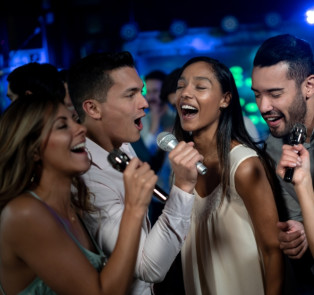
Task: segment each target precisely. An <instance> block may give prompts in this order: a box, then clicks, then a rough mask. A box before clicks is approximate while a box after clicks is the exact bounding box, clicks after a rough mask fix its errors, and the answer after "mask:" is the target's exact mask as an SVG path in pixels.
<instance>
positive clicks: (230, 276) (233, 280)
mask: <svg viewBox="0 0 314 295" xmlns="http://www.w3.org/2000/svg"><path fill="white" fill-rule="evenodd" d="M255 156H257V154H256V152H255V151H254V150H252V149H250V148H247V147H245V146H243V145H238V146H236V147H234V148H233V149H232V150H231V152H230V167H231V172H230V196H229V197H225V198H224V200H223V203H222V205H221V206H219V205H220V201H221V186H220V185H218V186H217V187H216V189H215V190H214V191H213V192H212V193H211V194H210V195H209V196H207V197H205V198H201V197H200V196H199V195H198V194H197V193H196V199H195V203H194V208H193V213H192V223H191V229H190V232H189V234H188V237H187V239H186V241H185V243H184V246H183V249H182V267H183V276H184V285H185V290H186V294H187V295H200V294H202V295H207V294H211V295H214V294H217V295H230V294H232V295H252V294H254V295H259V294H261V295H262V294H264V286H263V276H262V273H263V266H262V258H261V255H259V250H258V248H257V244H256V241H255V237H254V228H253V225H252V222H251V219H250V217H249V215H248V212H247V210H246V207H245V205H244V203H243V201H242V199H241V197H240V196H239V194H238V193H237V191H236V189H235V183H234V175H235V171H236V169H237V167H238V166H239V164H240V163H241V162H243V161H244V160H245V159H247V158H250V157H255Z"/></svg>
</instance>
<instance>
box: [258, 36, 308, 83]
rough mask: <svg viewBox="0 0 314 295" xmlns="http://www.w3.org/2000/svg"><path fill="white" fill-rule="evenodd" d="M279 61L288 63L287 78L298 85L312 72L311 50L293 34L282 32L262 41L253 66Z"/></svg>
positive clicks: (273, 63)
mask: <svg viewBox="0 0 314 295" xmlns="http://www.w3.org/2000/svg"><path fill="white" fill-rule="evenodd" d="M279 62H285V63H287V64H288V73H287V78H288V79H293V80H295V82H296V85H300V84H301V83H302V82H303V81H304V80H305V79H306V78H307V77H308V76H309V75H311V74H313V73H314V61H313V52H312V49H311V46H310V44H309V43H308V42H307V41H305V40H302V39H299V38H297V37H295V36H292V35H289V34H284V35H278V36H274V37H271V38H269V39H267V40H266V41H264V43H263V44H262V45H261V46H260V48H259V49H258V51H257V53H256V56H255V58H254V61H253V65H254V67H269V66H273V65H275V64H277V63H279Z"/></svg>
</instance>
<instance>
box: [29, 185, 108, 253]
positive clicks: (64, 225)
mask: <svg viewBox="0 0 314 295" xmlns="http://www.w3.org/2000/svg"><path fill="white" fill-rule="evenodd" d="M27 192H28V193H30V194H31V195H32V196H33V197H35V198H36V199H37V200H39V201H41V202H42V203H43V204H44V205H45V206H46V207H47V208H48V210H49V211H50V212H51V213H52V214H53V215H54V216H55V217H56V218H57V220H58V221H59V222H61V224H62V225H63V227H64V228H65V230H66V232H67V233H68V234H69V236H70V237H71V238H72V240H73V241H74V242H75V243H76V244H77V246H78V247H79V248H80V249H81V250H83V251H84V250H85V248H84V247H83V246H82V245H81V243H80V242H79V241H78V240H77V239H76V237H75V236H74V235H73V233H72V232H71V231H70V229H69V226H68V225H67V224H66V222H65V221H64V220H63V219H62V218H61V217H60V216H59V215H58V214H57V213H56V212H55V211H54V210H53V209H52V208H51V207H49V206H48V205H47V204H46V203H45V202H43V201H42V199H41V198H40V197H39V196H38V195H37V194H36V193H35V192H33V191H30V190H28V191H27ZM77 216H78V218H79V220H80V222H81V223H82V224H83V226H84V228H85V230H86V231H87V234H88V235H89V237H90V239H91V241H92V243H93V244H94V246H95V248H96V250H97V252H98V254H101V253H102V250H101V249H100V247H99V246H98V244H97V243H96V241H95V239H94V238H93V236H92V235H91V233H90V232H89V230H88V228H87V227H86V225H85V223H84V221H83V220H82V219H81V217H80V216H79V215H77Z"/></svg>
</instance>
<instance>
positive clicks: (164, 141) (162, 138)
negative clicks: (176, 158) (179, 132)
mask: <svg viewBox="0 0 314 295" xmlns="http://www.w3.org/2000/svg"><path fill="white" fill-rule="evenodd" d="M169 143H171V144H169ZM177 144H178V141H177V139H176V138H175V136H174V135H173V134H172V133H170V132H166V131H164V132H161V133H159V134H158V136H157V145H158V146H159V147H160V148H161V149H162V150H164V151H166V152H170V151H172V149H173V148H174V147H175V146H176V145H177Z"/></svg>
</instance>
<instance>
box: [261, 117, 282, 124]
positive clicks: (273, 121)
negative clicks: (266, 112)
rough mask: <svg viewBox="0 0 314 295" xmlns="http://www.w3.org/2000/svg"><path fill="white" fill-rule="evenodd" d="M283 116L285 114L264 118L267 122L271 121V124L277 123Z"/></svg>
mask: <svg viewBox="0 0 314 295" xmlns="http://www.w3.org/2000/svg"><path fill="white" fill-rule="evenodd" d="M282 118H283V116H279V117H264V120H265V121H266V122H267V123H269V124H273V123H276V122H277V121H279V120H280V119H282Z"/></svg>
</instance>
